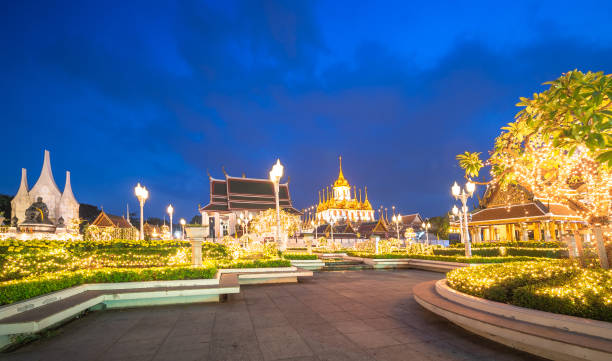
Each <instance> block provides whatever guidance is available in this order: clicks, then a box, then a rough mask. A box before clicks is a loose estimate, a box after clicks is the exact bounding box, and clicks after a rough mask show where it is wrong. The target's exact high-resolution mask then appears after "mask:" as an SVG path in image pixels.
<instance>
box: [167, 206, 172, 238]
mask: <svg viewBox="0 0 612 361" xmlns="http://www.w3.org/2000/svg"><path fill="white" fill-rule="evenodd" d="M167 211H168V214H169V215H170V237H172V213H174V208H173V207H172V204H171V205H169V206H168V209H167Z"/></svg>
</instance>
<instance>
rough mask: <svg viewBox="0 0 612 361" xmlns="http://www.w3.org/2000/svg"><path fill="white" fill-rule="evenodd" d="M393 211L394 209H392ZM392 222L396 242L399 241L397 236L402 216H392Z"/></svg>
mask: <svg viewBox="0 0 612 361" xmlns="http://www.w3.org/2000/svg"><path fill="white" fill-rule="evenodd" d="M393 208H395V207H393ZM394 211H395V209H394ZM393 222H394V223H395V231H396V232H397V240H398V241H399V239H400V236H399V224H400V223H401V222H402V216H400V215H399V213H398V214H397V216H396V215H394V216H393Z"/></svg>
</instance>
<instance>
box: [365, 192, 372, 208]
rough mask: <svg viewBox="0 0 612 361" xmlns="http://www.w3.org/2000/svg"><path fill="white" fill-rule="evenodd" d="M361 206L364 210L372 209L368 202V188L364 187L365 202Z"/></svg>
mask: <svg viewBox="0 0 612 361" xmlns="http://www.w3.org/2000/svg"><path fill="white" fill-rule="evenodd" d="M363 206H364V207H365V208H366V209H372V205H371V204H370V201H369V200H368V187H365V201H364V202H363Z"/></svg>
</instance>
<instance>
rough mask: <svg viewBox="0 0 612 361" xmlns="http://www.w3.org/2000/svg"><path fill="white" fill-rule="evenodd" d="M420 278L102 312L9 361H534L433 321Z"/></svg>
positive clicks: (406, 275) (348, 281)
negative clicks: (418, 288) (421, 297)
mask: <svg viewBox="0 0 612 361" xmlns="http://www.w3.org/2000/svg"><path fill="white" fill-rule="evenodd" d="M442 277H443V275H442V274H440V273H433V272H427V271H418V270H399V271H348V272H319V273H315V276H314V278H313V279H312V280H305V281H304V282H301V283H298V284H285V285H264V286H246V287H245V286H242V290H241V293H240V294H239V295H233V296H232V297H231V298H230V300H229V301H228V302H227V303H221V304H196V305H175V306H165V307H151V308H136V309H125V310H113V311H105V312H95V313H91V314H89V315H87V316H86V317H85V318H83V319H79V320H76V321H73V322H71V323H69V324H67V325H65V326H63V327H61V328H59V329H57V330H55V331H53V332H52V333H53V335H51V336H50V337H47V338H44V339H42V340H39V341H37V342H34V343H31V344H29V345H26V346H24V347H22V348H20V349H18V350H16V351H14V352H11V353H5V354H0V359H2V360H24V361H25V360H28V361H36V360H45V361H52V360H62V361H67V360H100V361H102V360H172V361H181V360H296V361H297V360H300V361H301V360H303V361H307V360H330V361H331V360H532V359H537V358H535V357H533V356H530V355H528V354H525V353H521V352H518V351H514V350H512V349H510V348H507V347H504V346H502V345H499V344H496V343H494V342H491V341H488V340H486V339H484V338H481V337H479V336H475V335H472V334H470V333H468V332H466V331H464V330H462V329H461V328H459V327H456V326H454V325H453V324H451V323H449V322H447V321H446V320H444V319H442V318H440V317H438V316H436V315H434V314H432V313H429V312H428V311H426V310H424V309H423V308H421V306H419V305H418V304H417V303H416V302H415V301H414V299H413V297H412V287H413V286H414V285H415V284H417V283H419V282H423V281H428V280H433V279H440V278H442Z"/></svg>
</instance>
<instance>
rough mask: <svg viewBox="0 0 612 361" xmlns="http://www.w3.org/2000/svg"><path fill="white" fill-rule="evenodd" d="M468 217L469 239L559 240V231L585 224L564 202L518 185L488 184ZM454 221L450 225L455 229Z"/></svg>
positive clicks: (455, 223) (577, 227)
mask: <svg viewBox="0 0 612 361" xmlns="http://www.w3.org/2000/svg"><path fill="white" fill-rule="evenodd" d="M469 218H470V219H469V220H468V225H469V230H470V239H471V241H472V242H481V241H519V240H520V241H527V240H535V241H551V240H560V239H561V235H562V234H564V233H566V232H571V231H574V230H578V229H579V228H581V227H582V226H583V225H584V224H585V221H584V219H583V218H582V217H581V216H580V215H579V214H578V213H577V212H576V211H575V210H573V209H572V208H570V207H569V206H568V205H565V204H558V203H551V202H548V201H545V200H540V199H537V198H536V197H534V195H533V194H532V193H531V192H529V191H528V190H527V189H526V188H525V187H522V186H521V185H519V184H510V185H508V186H506V187H501V186H498V185H494V186H491V187H489V188H488V189H487V191H486V192H485V195H484V197H483V201H482V203H481V208H480V209H477V210H475V211H474V212H472V213H471V214H470V215H469ZM458 223H459V222H457V221H455V222H453V223H452V224H451V227H452V228H455V229H456V228H457V225H458ZM453 226H454V227H453Z"/></svg>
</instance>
